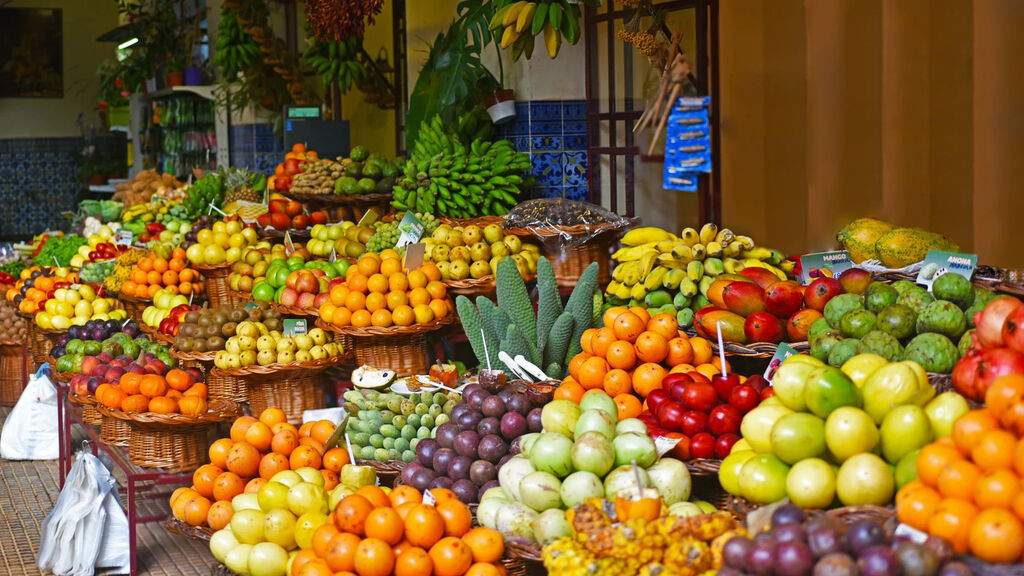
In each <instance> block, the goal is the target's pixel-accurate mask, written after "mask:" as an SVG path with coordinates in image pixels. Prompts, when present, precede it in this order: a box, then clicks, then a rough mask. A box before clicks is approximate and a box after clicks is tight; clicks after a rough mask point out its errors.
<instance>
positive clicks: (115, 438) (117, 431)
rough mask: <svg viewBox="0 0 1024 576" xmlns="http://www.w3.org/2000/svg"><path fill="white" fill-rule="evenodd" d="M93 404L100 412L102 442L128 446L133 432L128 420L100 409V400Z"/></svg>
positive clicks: (109, 444) (108, 444)
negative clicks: (107, 413)
mask: <svg viewBox="0 0 1024 576" xmlns="http://www.w3.org/2000/svg"><path fill="white" fill-rule="evenodd" d="M93 406H94V407H95V408H96V411H97V412H99V413H100V442H103V443H104V444H106V445H107V446H121V447H127V446H128V444H129V441H130V439H131V434H132V429H131V427H130V426H129V425H128V422H127V421H125V420H121V419H120V418H115V417H113V416H107V415H106V413H104V412H102V411H100V404H99V403H98V402H97V403H96V404H94V405H93Z"/></svg>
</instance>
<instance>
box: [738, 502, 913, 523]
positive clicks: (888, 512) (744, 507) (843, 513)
mask: <svg viewBox="0 0 1024 576" xmlns="http://www.w3.org/2000/svg"><path fill="white" fill-rule="evenodd" d="M757 508H759V506H757V505H755V504H751V503H750V502H747V501H746V500H744V499H742V498H739V497H737V496H732V497H730V498H729V504H728V510H729V512H731V513H732V514H733V515H734V516H736V517H737V518H739V519H740V520H744V519H746V517H747V515H748V514H750V513H751V512H752V511H754V510H756V509H757ZM827 514H829V515H830V516H833V517H835V518H838V519H839V520H841V521H842V522H843V523H845V524H852V523H853V522H856V521H858V520H871V521H874V522H877V523H879V524H885V523H886V522H888V521H889V520H891V519H892V518H894V517H895V515H896V510H894V509H893V508H886V507H883V506H842V507H839V508H833V509H831V510H828V511H827Z"/></svg>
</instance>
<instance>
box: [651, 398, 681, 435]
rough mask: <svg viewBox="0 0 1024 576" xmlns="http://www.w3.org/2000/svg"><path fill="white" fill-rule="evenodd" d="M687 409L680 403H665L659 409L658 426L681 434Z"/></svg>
mask: <svg viewBox="0 0 1024 576" xmlns="http://www.w3.org/2000/svg"><path fill="white" fill-rule="evenodd" d="M685 414H686V408H684V407H683V405H682V404H680V403H679V402H665V403H664V404H662V405H661V407H660V408H659V409H658V424H659V425H661V426H662V427H663V428H665V429H666V430H670V431H672V432H679V431H681V430H682V429H683V416H684V415H685Z"/></svg>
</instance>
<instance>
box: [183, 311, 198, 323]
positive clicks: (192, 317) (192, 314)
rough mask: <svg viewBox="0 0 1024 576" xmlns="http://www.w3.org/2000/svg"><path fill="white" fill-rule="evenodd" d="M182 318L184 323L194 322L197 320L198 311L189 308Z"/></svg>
mask: <svg viewBox="0 0 1024 576" xmlns="http://www.w3.org/2000/svg"><path fill="white" fill-rule="evenodd" d="M184 320H185V322H186V323H189V324H195V323H196V322H199V312H198V311H197V310H191V311H189V312H186V313H185V318H184Z"/></svg>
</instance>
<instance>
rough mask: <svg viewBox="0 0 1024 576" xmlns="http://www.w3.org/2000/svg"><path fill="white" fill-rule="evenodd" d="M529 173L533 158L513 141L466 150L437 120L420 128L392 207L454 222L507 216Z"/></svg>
mask: <svg viewBox="0 0 1024 576" xmlns="http://www.w3.org/2000/svg"><path fill="white" fill-rule="evenodd" d="M529 170H530V159H529V157H527V156H526V155H525V154H521V153H518V152H516V151H515V150H514V149H513V148H512V143H511V142H509V141H508V140H498V141H497V142H487V141H484V140H481V139H479V138H478V139H475V140H473V142H472V143H471V144H470V145H469V146H466V145H465V144H463V143H462V141H461V140H460V139H459V137H458V136H457V135H455V134H449V133H448V132H447V131H446V129H445V125H444V123H443V122H442V121H441V117H440V116H435V117H434V118H433V120H432V121H431V122H429V123H426V122H425V123H423V125H422V126H421V127H420V131H419V135H418V137H417V140H416V143H415V144H414V145H413V153H412V156H411V157H410V158H409V161H408V162H406V163H405V173H404V175H403V176H402V177H399V178H398V180H397V181H396V182H395V189H394V199H393V200H392V202H391V205H392V206H394V207H395V208H396V209H398V210H415V211H416V212H424V213H426V212H429V213H432V214H434V215H435V216H438V217H442V216H444V217H449V218H473V217H476V216H488V215H502V214H505V213H507V212H508V211H509V209H510V208H511V207H512V206H515V205H516V202H517V199H516V198H517V196H518V195H519V187H520V185H522V184H523V183H524V181H525V178H524V177H523V174H524V173H526V172H528V171H529Z"/></svg>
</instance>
